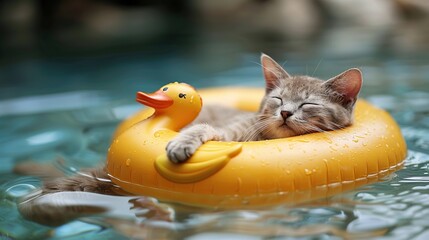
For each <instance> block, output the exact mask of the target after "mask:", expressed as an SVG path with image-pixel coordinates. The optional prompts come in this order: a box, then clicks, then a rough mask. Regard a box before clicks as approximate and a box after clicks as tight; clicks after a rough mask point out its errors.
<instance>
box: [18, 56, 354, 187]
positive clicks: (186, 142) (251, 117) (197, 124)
mask: <svg viewBox="0 0 429 240" xmlns="http://www.w3.org/2000/svg"><path fill="white" fill-rule="evenodd" d="M261 63H262V70H263V74H264V78H265V82H266V94H265V96H264V98H263V99H262V102H261V106H260V109H259V111H258V112H257V113H253V112H245V111H240V110H237V109H232V108H228V107H223V106H218V105H207V106H204V107H203V109H202V111H201V113H200V115H199V116H198V118H197V119H196V120H195V121H194V122H193V123H192V124H191V125H190V126H188V127H187V128H185V129H183V130H182V131H181V132H180V134H179V135H178V136H177V137H176V138H174V139H173V140H171V141H170V142H169V143H168V145H167V147H166V150H167V155H168V157H169V159H170V160H171V161H172V162H175V163H180V162H184V161H186V160H187V159H189V157H191V156H192V154H193V153H194V152H195V151H196V150H197V149H198V147H200V146H201V145H202V144H203V143H205V142H207V141H210V140H219V141H257V140H264V139H275V138H284V137H291V136H296V135H301V134H306V133H312V132H322V131H329V130H334V129H340V128H343V127H346V126H349V125H350V124H352V120H353V118H352V116H353V108H354V104H355V102H356V98H357V95H358V93H359V91H360V88H361V85H362V74H361V72H360V71H359V70H358V69H356V68H352V69H349V70H347V71H345V72H343V73H341V74H339V75H338V76H336V77H333V78H331V79H329V80H328V81H322V80H319V79H316V78H313V77H309V76H291V75H289V74H288V73H287V72H286V71H285V70H284V69H283V68H282V67H281V66H280V65H279V64H278V63H276V62H275V61H274V60H273V59H271V58H270V57H269V56H267V55H265V54H263V55H262V56H261ZM27 165H28V164H27ZM15 172H16V173H19V174H28V175H34V166H32V165H31V164H30V165H29V166H27V167H26V168H22V167H21V168H16V169H15ZM40 175H41V176H50V175H52V170H51V169H46V170H45V171H41V173H40ZM62 191H85V192H96V193H104V194H110V195H122V194H124V193H123V192H122V191H121V189H119V188H118V187H117V186H115V185H114V184H113V183H112V182H111V181H110V179H109V176H108V175H107V173H106V172H105V170H104V169H103V168H97V169H95V170H94V169H92V170H87V171H85V172H83V173H81V174H78V175H75V176H72V177H62V178H56V179H53V180H52V181H47V182H45V184H44V187H43V188H42V194H49V193H55V192H62Z"/></svg>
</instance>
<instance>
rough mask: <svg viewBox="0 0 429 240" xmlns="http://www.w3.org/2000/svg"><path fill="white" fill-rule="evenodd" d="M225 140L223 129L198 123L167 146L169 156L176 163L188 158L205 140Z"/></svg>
mask: <svg viewBox="0 0 429 240" xmlns="http://www.w3.org/2000/svg"><path fill="white" fill-rule="evenodd" d="M211 140H215V141H220V140H224V137H223V134H222V131H221V130H220V129H215V128H213V127H212V126H210V125H207V124H197V125H194V126H192V127H190V128H188V129H185V130H183V131H182V132H180V133H179V135H177V137H175V138H174V139H173V140H171V141H170V142H169V143H168V144H167V147H166V151H167V156H168V159H170V161H172V162H174V163H181V162H184V161H186V160H188V159H189V158H190V157H191V156H192V154H194V153H195V151H196V150H197V149H198V148H199V147H200V146H201V145H203V144H204V143H205V142H208V141H211Z"/></svg>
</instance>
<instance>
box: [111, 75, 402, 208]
mask: <svg viewBox="0 0 429 240" xmlns="http://www.w3.org/2000/svg"><path fill="white" fill-rule="evenodd" d="M263 94H264V90H263V89H257V88H215V89H206V90H201V91H199V93H197V92H196V90H195V89H194V88H193V87H191V86H190V85H188V84H185V83H171V84H167V85H165V86H163V87H161V88H160V89H159V90H158V91H156V92H154V93H152V94H146V93H143V92H138V93H137V101H138V102H140V103H142V104H144V105H147V106H148V107H149V108H146V109H144V110H142V111H140V112H138V113H137V114H135V115H134V116H132V117H130V118H129V119H127V120H125V121H124V122H123V123H122V124H121V125H120V126H119V127H118V129H117V130H116V132H115V134H114V138H113V139H114V140H113V141H112V144H111V146H110V148H109V151H108V156H107V171H108V173H109V175H110V177H111V179H112V181H113V182H114V183H115V184H117V185H119V186H120V187H122V188H123V189H124V190H125V191H128V192H130V193H132V194H136V195H145V196H152V197H155V198H158V199H160V200H164V201H168V202H176V203H182V204H187V205H194V206H203V207H210V208H234V207H246V206H247V207H260V206H267V205H275V204H281V203H290V202H299V201H305V200H310V199H314V198H321V197H327V196H331V195H334V194H337V193H340V192H342V191H346V190H350V189H354V188H357V187H359V186H362V185H364V184H367V183H371V182H375V181H377V180H378V179H379V178H381V177H383V176H386V175H387V174H390V173H392V172H393V171H396V170H397V169H399V168H401V167H402V165H403V160H404V159H405V157H406V152H407V148H406V144H405V141H404V138H403V137H402V134H401V132H400V129H399V127H398V125H397V124H396V123H395V121H394V120H393V119H392V118H391V116H390V115H389V114H388V113H387V112H385V111H383V110H381V109H378V108H376V107H374V106H372V105H371V104H369V103H367V102H365V101H364V100H358V102H357V105H356V109H355V113H354V114H355V123H354V124H353V125H352V126H350V127H347V128H345V129H341V130H336V131H332V132H329V134H326V133H312V134H306V135H301V136H296V137H290V138H284V139H275V140H266V141H254V142H216V141H210V142H207V143H206V144H204V145H203V146H202V147H200V148H199V149H198V151H197V152H196V153H195V154H194V155H193V156H192V157H191V159H189V160H188V161H187V162H185V163H181V164H174V163H171V162H170V161H169V160H168V159H167V156H166V153H165V147H166V145H167V143H168V142H169V141H170V140H171V139H172V138H173V137H174V136H175V135H176V134H178V131H180V129H181V128H183V127H184V126H186V125H187V124H189V123H191V122H192V121H193V120H194V119H195V118H196V117H197V116H198V113H199V112H200V110H201V107H202V102H203V101H202V99H204V102H205V103H216V104H223V105H226V106H230V107H235V108H239V109H242V110H249V111H256V110H257V109H258V107H259V102H260V99H262V97H263ZM220 96H221V97H220Z"/></svg>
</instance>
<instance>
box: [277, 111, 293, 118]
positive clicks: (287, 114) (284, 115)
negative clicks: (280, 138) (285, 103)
mask: <svg viewBox="0 0 429 240" xmlns="http://www.w3.org/2000/svg"><path fill="white" fill-rule="evenodd" d="M280 114H281V115H282V117H283V120H286V119H287V118H288V117H290V116H292V114H293V113H292V112H289V111H281V112H280Z"/></svg>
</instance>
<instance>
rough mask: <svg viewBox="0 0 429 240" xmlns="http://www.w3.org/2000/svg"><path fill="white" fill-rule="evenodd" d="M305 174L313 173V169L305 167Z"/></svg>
mask: <svg viewBox="0 0 429 240" xmlns="http://www.w3.org/2000/svg"><path fill="white" fill-rule="evenodd" d="M304 171H305V175H311V174H312V173H313V172H312V171H311V170H308V169H307V168H306V169H304Z"/></svg>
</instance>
